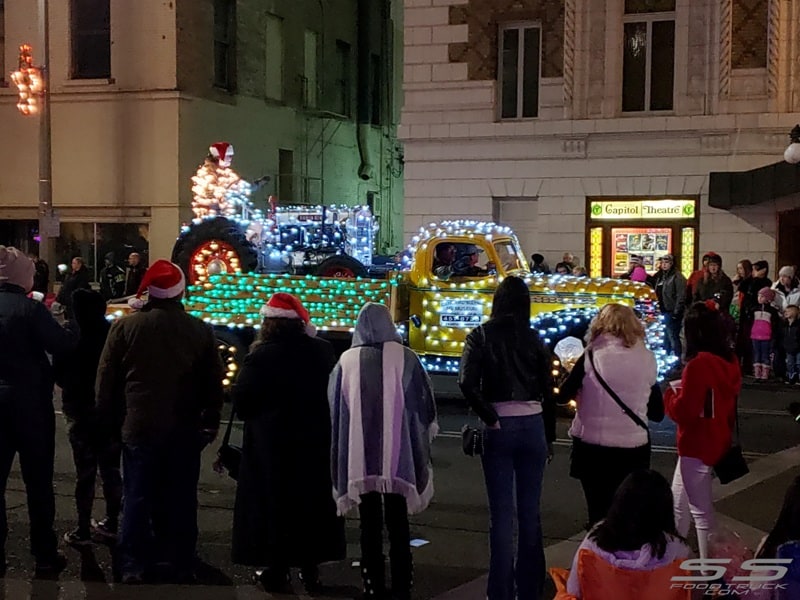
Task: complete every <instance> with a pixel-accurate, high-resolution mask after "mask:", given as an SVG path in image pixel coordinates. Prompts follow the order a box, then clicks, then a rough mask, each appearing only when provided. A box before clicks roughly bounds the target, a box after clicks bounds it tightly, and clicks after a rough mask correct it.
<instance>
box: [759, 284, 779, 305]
mask: <svg viewBox="0 0 800 600" xmlns="http://www.w3.org/2000/svg"><path fill="white" fill-rule="evenodd" d="M762 298H763V299H764V302H765V303H767V302H772V301H773V300H775V290H773V289H772V288H768V287H765V288H761V289H760V290H758V301H759V302H761V299H762Z"/></svg>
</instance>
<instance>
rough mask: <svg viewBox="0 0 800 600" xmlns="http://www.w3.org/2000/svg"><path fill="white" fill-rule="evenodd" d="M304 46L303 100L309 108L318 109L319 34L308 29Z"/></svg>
mask: <svg viewBox="0 0 800 600" xmlns="http://www.w3.org/2000/svg"><path fill="white" fill-rule="evenodd" d="M304 40H305V42H304V45H303V48H304V53H303V98H304V105H305V106H306V107H307V108H317V96H318V89H317V88H318V86H319V75H318V71H319V68H318V66H319V34H318V33H317V32H316V31H311V30H310V29H306V33H305V38H304Z"/></svg>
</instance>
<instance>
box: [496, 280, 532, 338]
mask: <svg viewBox="0 0 800 600" xmlns="http://www.w3.org/2000/svg"><path fill="white" fill-rule="evenodd" d="M509 316H510V317H513V318H514V320H515V321H518V322H519V323H520V324H521V323H525V325H526V327H530V321H531V291H530V290H529V289H528V285H527V284H526V283H525V281H523V280H522V279H520V278H519V277H506V278H505V279H504V280H503V281H502V282H501V283H500V285H498V286H497V290H496V291H495V293H494V299H493V300H492V315H491V318H492V319H497V318H499V317H509Z"/></svg>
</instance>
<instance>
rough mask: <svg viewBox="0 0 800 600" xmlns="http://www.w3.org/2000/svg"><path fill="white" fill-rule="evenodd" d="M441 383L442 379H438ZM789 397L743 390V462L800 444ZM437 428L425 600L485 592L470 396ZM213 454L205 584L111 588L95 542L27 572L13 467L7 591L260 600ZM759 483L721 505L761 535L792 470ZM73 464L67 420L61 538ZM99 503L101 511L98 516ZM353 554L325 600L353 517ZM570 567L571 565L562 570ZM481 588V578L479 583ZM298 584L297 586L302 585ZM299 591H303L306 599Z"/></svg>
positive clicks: (483, 516) (663, 466) (669, 465)
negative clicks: (53, 572) (52, 572)
mask: <svg viewBox="0 0 800 600" xmlns="http://www.w3.org/2000/svg"><path fill="white" fill-rule="evenodd" d="M437 386H438V387H440V388H441V387H442V386H441V382H437ZM792 400H800V389H783V388H777V387H774V388H755V389H754V388H748V389H746V390H744V391H743V393H742V397H741V401H740V406H741V411H740V412H741V419H740V420H741V430H742V442H743V446H744V448H745V451H746V452H747V457H748V459H749V460H750V461H753V462H754V463H755V462H757V461H759V460H762V459H764V458H765V457H768V456H770V455H773V454H774V453H776V452H780V451H782V450H785V449H787V448H792V447H794V446H796V445H798V444H799V443H800V425H797V424H796V423H795V422H794V420H793V419H792V418H791V417H789V416H788V414H787V413H786V412H785V407H786V406H787V405H788V403H789V402H790V401H792ZM439 410H440V426H441V430H442V434H441V435H440V437H439V438H438V439H437V441H436V442H435V444H434V448H433V460H434V469H435V487H436V495H435V499H434V501H433V503H432V504H431V506H430V508H429V509H428V510H427V511H425V512H424V513H422V514H421V515H418V516H414V517H412V519H411V523H412V537H413V538H416V539H419V540H424V541H425V542H426V543H425V544H424V545H422V546H421V547H418V548H415V549H414V557H415V585H416V587H415V598H418V599H419V600H427V599H434V598H449V597H452V598H454V599H456V598H457V599H459V600H471V599H472V598H473V597H475V598H480V597H481V595H480V590H478V592H476V593H475V595H473V596H470V595H469V594H468V593H467V592H466V591H464V590H466V589H467V588H459V590H456V591H455V592H452V593H451V594H449V595H448V594H447V593H448V591H450V590H453V589H454V588H458V587H459V586H463V585H465V584H466V585H467V586H469V585H470V582H474V580H476V579H477V578H480V577H481V576H483V575H484V574H485V573H486V570H487V568H488V550H487V547H486V541H487V532H488V517H487V508H486V497H485V492H484V488H483V480H482V473H481V469H480V463H479V460H478V459H471V458H468V457H465V456H463V454H462V453H461V446H460V434H459V430H460V428H461V426H462V425H463V424H464V423H465V422H467V421H468V420H469V417H468V416H467V414H466V410H465V408H464V406H463V402H461V401H460V400H457V399H454V398H452V397H447V395H446V394H442V399H441V400H440V402H439ZM567 428H568V422H567V421H566V420H563V421H560V422H559V425H558V438H559V442H558V443H557V444H556V455H555V459H554V461H553V462H552V464H551V465H550V466H549V467H548V468H547V472H546V474H545V484H544V497H543V499H542V522H543V528H544V533H545V538H546V539H545V543H546V545H548V546H553V545H557V544H559V543H560V542H564V540H568V539H569V538H570V537H573V536H575V534H577V533H579V532H580V531H581V528H582V525H583V523H584V522H585V521H586V513H585V508H584V504H583V496H582V493H581V490H580V486H579V485H578V483H577V482H576V481H575V480H573V479H571V478H570V477H569V476H568V467H569V465H568V463H569V443H568V439H567V434H566V432H567ZM674 439H675V432H674V424H672V423H671V422H669V421H668V420H666V421H665V422H664V423H661V424H658V425H655V424H654V425H653V444H654V454H653V460H652V464H653V468H655V469H657V470H659V471H661V472H662V473H664V474H665V475H666V476H668V477H671V474H672V470H673V468H674V464H675V451H674ZM213 459H214V452H213V450H211V449H209V450H206V452H205V454H204V467H203V470H202V475H201V482H200V492H199V498H200V504H201V510H200V531H201V534H200V547H199V552H200V555H201V558H202V559H203V561H204V564H205V566H204V568H203V569H202V571H201V573H200V580H201V585H198V586H192V587H183V588H180V587H176V586H142V587H137V588H127V589H126V588H125V587H124V586H118V585H114V584H113V581H112V579H111V573H110V553H109V550H108V548H106V547H105V546H97V547H95V548H94V549H93V550H90V551H89V552H85V553H84V554H83V556H82V555H81V554H79V553H78V552H77V551H76V550H74V549H72V548H66V549H65V551H66V553H67V555H68V557H69V559H70V565H69V567H68V569H67V571H65V573H63V574H62V575H61V577H60V578H59V580H58V581H56V582H52V581H41V580H35V579H32V573H31V567H32V561H31V558H30V556H29V555H28V549H27V515H26V509H25V495H24V493H23V490H24V487H23V484H22V481H21V477H20V474H19V472H18V470H17V468H16V466H15V468H14V470H13V471H12V474H11V479H10V481H9V486H8V493H7V502H8V508H9V521H10V526H11V532H10V536H9V541H8V544H7V554H8V560H9V563H10V568H9V572H8V574H7V576H6V580H5V582H2V580H0V598H6V599H8V600H11V599H14V600H16V599H17V598H43V599H45V600H60V599H65V600H66V599H72V598H76V599H77V598H81V599H83V598H87V599H89V600H99V599H104V598H143V599H150V598H168V597H170V598H183V597H186V598H188V597H191V598H208V599H209V600H210V599H216V598H264V597H267V596H265V595H264V593H263V592H262V591H260V590H259V589H258V588H256V587H254V586H252V585H251V583H250V574H249V571H248V570H247V569H244V568H241V567H238V566H235V565H232V564H231V562H230V557H229V540H230V526H231V517H232V513H231V509H232V506H233V498H234V492H235V488H234V482H232V481H231V480H230V479H228V478H226V477H221V476H219V475H217V474H215V473H214V472H213V471H212V469H211V463H212V462H213ZM779 471H780V472H776V473H774V477H773V476H772V474H771V473H770V474H769V478H766V479H765V481H764V482H762V483H760V484H759V486H755V487H753V488H752V489H747V490H744V491H742V492H741V493H739V494H735V495H733V496H731V497H729V498H727V499H726V500H724V501H723V502H721V503H720V504H719V505H718V506H724V508H725V510H726V512H727V513H728V514H730V515H732V516H733V517H735V518H736V519H738V520H740V521H742V522H743V523H748V524H750V525H752V526H754V527H757V528H759V529H761V530H763V529H765V528H768V527H769V525H770V524H771V522H772V519H774V516H775V515H776V514H777V510H778V508H779V506H780V502H781V501H782V496H783V490H784V489H785V487H786V485H788V483H789V482H790V481H791V476H793V473H792V472H789V471H788V469H786V468H783V467H781V468H780V469H779ZM73 481H74V478H73V467H72V463H71V456H70V452H69V446H68V443H67V440H66V433H65V427H64V426H63V423H61V424H60V426H59V430H58V439H57V457H56V477H55V488H56V493H57V527H58V529H59V532H60V533H61V534H63V533H64V532H66V531H68V530H69V529H70V528H71V527H73V526H74V508H73V502H72V486H73ZM101 508H102V507H101V506H100V505H99V504H98V506H97V510H96V514H95V516H96V517H98V518H100V517H102V513H101ZM347 534H348V542H349V548H348V550H349V556H350V559H348V561H346V562H343V563H337V564H333V565H326V566H325V567H324V568H323V580H324V581H325V582H326V583H328V584H329V585H330V586H331V587H330V588H329V589H328V590H327V591H326V594H325V596H324V597H326V598H327V597H331V598H355V597H359V596H358V593H359V592H358V590H359V572H358V568H357V566H354V565H353V561H356V560H357V557H358V546H357V542H358V523H357V521H356V520H354V519H352V518H351V519H349V520H348V530H347ZM556 566H567V565H556ZM481 586H482V584H481V583H480V581H478V582H475V583H474V585H473V588H475V589H478V588H480V587H481ZM296 587H297V591H298V592H300V593H301V590H302V588H301V587H300V586H299V584H296ZM301 597H302V596H301Z"/></svg>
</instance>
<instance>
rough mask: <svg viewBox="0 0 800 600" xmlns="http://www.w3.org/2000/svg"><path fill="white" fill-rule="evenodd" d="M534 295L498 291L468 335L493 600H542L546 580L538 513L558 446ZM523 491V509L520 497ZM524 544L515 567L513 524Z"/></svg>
mask: <svg viewBox="0 0 800 600" xmlns="http://www.w3.org/2000/svg"><path fill="white" fill-rule="evenodd" d="M530 316H531V299H530V290H529V289H528V286H527V285H526V284H525V282H524V281H523V280H522V279H520V278H518V277H508V278H506V279H504V280H503V282H502V283H501V284H500V285H499V286H498V288H497V291H496V292H495V295H494V302H493V304H492V314H491V318H490V319H489V321H488V322H486V323H485V324H484V325H481V326H480V327H478V328H477V329H475V330H474V331H473V332H472V333H470V334H469V336H467V340H466V342H465V344H464V354H463V356H462V357H461V371H460V373H459V378H458V381H459V386H460V387H461V390H462V392H463V393H464V396H465V397H466V399H467V401H468V402H469V404H470V406H471V407H472V408H473V410H475V412H476V413H477V414H478V416H479V417H480V418H481V420H482V421H483V422H484V423H485V425H486V430H485V432H484V436H485V444H484V446H485V448H484V452H483V456H482V463H483V473H484V479H485V481H486V492H487V495H488V497H489V510H490V513H491V519H490V527H489V545H490V554H491V558H490V564H489V583H488V588H487V597H488V599H489V600H513V599H514V598H518V599H519V600H538V599H539V598H540V597H541V594H542V587H543V585H544V578H545V562H544V545H543V542H542V526H541V520H540V515H539V501H540V498H541V493H542V479H543V478H544V467H545V464H546V462H547V460H548V459H549V457H551V456H552V443H553V441H554V440H555V404H554V398H553V381H552V378H551V375H550V369H551V361H552V357H551V354H550V352H549V351H548V350H547V348H546V347H545V346H544V345H543V344H542V342H541V341H540V339H539V335H538V334H537V333H536V331H535V330H533V329H531V326H530ZM515 490H516V510H515V507H514V497H515V493H514V492H515ZM515 512H516V514H517V520H518V527H519V543H518V550H517V559H516V564H517V565H520V566H521V565H524V567H522V568H519V569H516V571H515V568H514V562H515V561H514V550H513V535H514V532H513V518H514V513H515Z"/></svg>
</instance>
